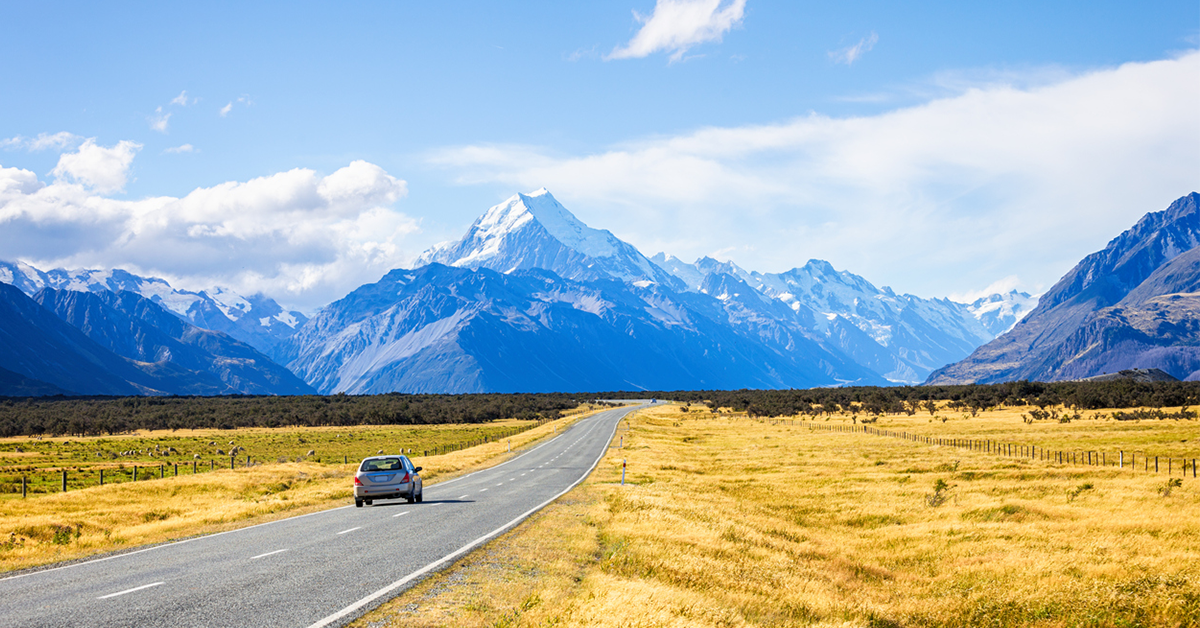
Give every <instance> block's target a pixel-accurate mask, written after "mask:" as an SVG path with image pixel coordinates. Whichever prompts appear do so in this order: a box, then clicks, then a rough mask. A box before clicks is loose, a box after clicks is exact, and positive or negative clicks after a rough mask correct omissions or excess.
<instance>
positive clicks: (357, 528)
mask: <svg viewBox="0 0 1200 628" xmlns="http://www.w3.org/2000/svg"><path fill="white" fill-rule="evenodd" d="M361 529H362V526H358V527H356V528H350V529H349V530H342V531H341V532H338V533H337V534H335V535H334V536H337V535H338V534H345V533H347V532H353V531H355V530H361Z"/></svg>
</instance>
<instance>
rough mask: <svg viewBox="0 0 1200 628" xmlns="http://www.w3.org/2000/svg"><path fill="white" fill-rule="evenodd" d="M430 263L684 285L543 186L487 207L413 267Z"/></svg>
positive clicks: (571, 277) (676, 285) (419, 259)
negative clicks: (593, 225) (460, 232)
mask: <svg viewBox="0 0 1200 628" xmlns="http://www.w3.org/2000/svg"><path fill="white" fill-rule="evenodd" d="M433 262H437V263H439V264H445V265H447V266H457V267H459V268H472V269H479V268H487V269H490V270H494V271H496V272H499V273H511V272H513V271H516V270H520V269H526V268H542V269H545V270H549V271H551V272H553V273H555V274H557V275H559V276H560V277H563V278H564V279H574V280H584V281H591V280H596V279H617V280H619V281H623V282H625V283H634V282H639V281H642V282H651V283H663V284H665V285H668V286H672V287H682V285H681V284H680V283H679V281H678V280H677V279H675V277H674V276H672V275H671V274H670V273H668V272H666V271H664V270H663V269H661V268H659V267H658V266H657V265H655V264H653V263H652V262H651V261H650V260H649V259H647V258H646V256H644V255H642V254H641V252H640V251H638V250H637V249H636V248H634V247H633V246H632V245H630V244H627V243H626V242H623V241H622V240H620V239H618V238H617V237H616V236H614V235H613V234H612V233H611V232H609V231H606V230H601V229H593V228H591V227H589V226H587V225H585V224H584V223H583V222H581V221H580V220H579V219H578V218H576V217H575V216H574V215H573V214H572V213H571V212H570V211H568V210H567V208H565V207H563V206H562V204H561V203H559V202H558V201H557V200H556V199H555V198H554V196H552V195H551V194H550V192H549V191H547V190H546V188H542V189H540V190H537V191H536V192H532V193H530V194H515V195H513V196H512V197H511V198H509V199H508V200H506V201H504V202H503V203H500V204H499V205H496V206H494V207H492V208H490V209H488V210H487V212H485V213H484V214H483V215H482V216H480V217H479V219H477V220H476V221H475V222H474V223H473V224H472V225H471V227H470V228H469V229H468V230H467V233H466V235H464V236H463V238H462V239H461V240H459V241H458V242H445V243H442V244H439V245H437V246H435V247H433V248H431V249H429V250H428V251H426V252H425V253H423V254H422V255H421V256H420V257H418V258H417V261H416V264H415V266H416V267H421V266H424V265H426V264H430V263H433Z"/></svg>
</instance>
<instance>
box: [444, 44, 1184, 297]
mask: <svg viewBox="0 0 1200 628" xmlns="http://www.w3.org/2000/svg"><path fill="white" fill-rule="evenodd" d="M1196 76H1200V52H1195V51H1193V52H1189V53H1187V54H1185V55H1182V56H1179V57H1177V58H1172V59H1166V60H1160V61H1154V62H1148V63H1129V64H1125V65H1122V66H1120V67H1115V68H1108V69H1103V70H1099V71H1093V72H1088V73H1085V74H1079V75H1074V76H1069V77H1066V78H1064V79H1062V80H1059V81H1057V82H1052V83H1049V84H1038V85H1035V86H1031V87H1013V86H1012V85H1010V84H1007V83H1000V84H985V85H976V86H972V87H969V88H966V89H964V90H963V91H961V92H960V93H958V94H957V95H954V96H951V97H945V98H940V99H936V100H932V101H929V102H927V103H925V104H923V105H920V106H915V107H908V108H903V109H898V110H895V111H891V112H888V113H883V114H880V115H875V116H868V117H854V118H831V117H827V116H822V115H818V114H810V115H807V116H802V117H799V118H795V119H792V120H787V121H783V122H780V123H776V124H765V125H757V126H742V127H731V128H704V129H699V130H696V131H694V132H691V133H687V134H683V135H679V136H675V137H665V138H658V137H656V138H653V139H647V140H644V141H634V142H630V143H628V144H624V145H619V146H615V147H612V148H611V149H608V150H604V151H600V152H595V153H591V154H582V155H567V156H562V155H560V154H557V153H554V152H552V151H550V150H548V149H544V148H541V147H536V146H511V145H501V146H497V145H473V146H460V147H453V148H447V149H444V150H441V151H438V152H436V153H435V154H433V155H432V156H431V159H432V161H433V162H434V163H436V164H440V165H441V166H442V167H444V168H446V169H448V170H449V171H450V172H451V173H452V174H453V176H455V177H456V180H457V181H458V182H459V183H461V184H499V185H500V186H503V187H504V188H506V189H518V190H532V189H536V188H538V187H541V186H543V185H544V186H547V187H549V188H550V189H551V190H552V191H553V192H554V193H555V195H556V196H558V197H559V198H560V199H561V200H563V202H564V203H565V204H567V206H568V207H570V208H572V209H573V210H575V211H577V212H578V213H579V214H580V215H581V217H582V218H584V220H586V221H589V222H591V223H592V224H594V225H596V226H600V227H604V228H608V229H611V230H613V231H614V232H616V233H617V234H618V235H619V236H622V237H624V238H626V239H629V240H630V241H632V242H633V243H634V244H636V245H638V246H639V247H640V248H642V249H643V250H644V251H646V252H647V253H648V254H649V253H653V252H655V251H658V250H665V251H667V252H669V253H674V254H676V255H679V256H681V257H685V258H687V257H696V256H699V255H703V254H709V253H712V252H715V251H720V250H726V249H728V247H730V246H733V247H753V250H747V249H746V248H741V249H739V250H740V251H741V252H739V253H738V255H737V256H736V257H737V259H736V260H735V261H737V262H738V263H739V264H742V265H743V266H747V267H750V268H754V269H758V270H763V271H782V270H786V269H788V268H791V267H793V266H797V265H800V264H803V263H804V262H805V261H806V260H807V259H809V258H822V259H827V260H830V261H831V262H833V263H834V264H835V265H836V266H838V267H839V268H848V269H850V270H852V271H853V272H855V273H859V274H862V275H864V276H866V277H868V278H869V279H871V281H873V282H876V283H882V284H888V285H892V286H893V287H895V288H897V289H901V290H906V291H910V292H914V293H918V294H921V295H923V296H933V295H945V294H949V293H960V294H961V293H966V292H969V291H973V290H978V289H979V288H980V287H982V286H986V285H988V284H991V283H993V282H995V281H997V280H999V279H1001V278H1007V277H1009V276H1010V275H1014V274H1015V275H1017V276H1018V277H1020V278H1021V281H1020V282H1013V281H1008V282H1007V283H1008V285H1012V284H1014V283H1019V284H1020V287H1022V288H1024V289H1027V290H1035V291H1036V290H1040V289H1044V288H1046V287H1049V284H1051V283H1053V282H1054V281H1055V280H1057V278H1058V277H1059V276H1060V275H1061V274H1062V273H1063V272H1065V271H1066V270H1067V269H1069V268H1070V267H1071V265H1073V264H1074V263H1075V262H1076V261H1078V260H1079V259H1080V258H1081V257H1082V256H1083V255H1085V254H1087V253H1090V252H1092V251H1094V250H1097V249H1099V248H1102V247H1103V245H1104V243H1105V242H1107V240H1108V239H1110V238H1112V237H1114V236H1115V235H1116V234H1118V233H1120V232H1121V231H1123V230H1124V229H1127V228H1128V227H1129V226H1131V225H1132V224H1133V222H1134V221H1135V220H1136V219H1137V218H1138V217H1140V216H1141V214H1143V213H1145V212H1147V211H1155V210H1160V209H1163V208H1165V207H1166V205H1167V204H1168V203H1170V201H1172V200H1174V199H1175V198H1177V197H1179V196H1182V195H1184V194H1186V193H1188V192H1191V191H1193V190H1196V189H1198V188H1200V116H1197V115H1196V110H1195V107H1196V103H1198V102H1200V82H1197V81H1196V80H1195V77H1196ZM947 267H952V268H955V269H956V270H955V272H952V273H947V272H946V270H945V269H946V268H947ZM947 276H949V277H951V279H949V280H947V279H946V278H947ZM947 282H948V283H947Z"/></svg>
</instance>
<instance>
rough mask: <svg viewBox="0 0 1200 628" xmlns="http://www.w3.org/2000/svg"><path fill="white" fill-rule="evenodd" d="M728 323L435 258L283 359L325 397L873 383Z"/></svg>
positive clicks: (332, 309)
mask: <svg viewBox="0 0 1200 628" xmlns="http://www.w3.org/2000/svg"><path fill="white" fill-rule="evenodd" d="M783 309H784V310H785V311H787V312H790V310H787V308H783ZM734 318H735V317H734V316H732V315H730V314H729V313H728V312H727V310H726V308H724V307H722V304H721V302H719V301H717V300H716V299H714V298H712V297H708V296H707V295H703V294H696V293H687V292H674V291H671V290H669V289H665V288H663V287H662V286H659V285H656V284H652V285H646V286H638V285H636V284H633V283H623V282H618V281H613V280H609V279H605V280H599V281H592V282H585V281H572V280H568V279H563V278H562V277H560V276H558V275H556V274H554V273H551V272H549V271H546V270H541V269H525V270H516V271H513V272H511V273H508V274H501V273H497V272H494V271H491V270H488V269H486V268H484V269H479V270H472V269H469V268H453V267H448V266H443V265H441V264H437V263H434V264H428V265H425V266H422V267H420V268H417V269H415V270H403V269H400V270H394V271H392V272H390V273H388V274H387V275H386V276H385V277H383V278H382V279H381V280H380V281H379V282H377V283H374V284H368V285H365V286H362V287H361V288H359V289H357V290H355V291H354V292H352V293H350V294H349V295H347V296H346V297H345V298H344V299H341V300H339V301H337V302H335V303H333V304H331V305H330V306H328V307H326V308H325V309H324V310H322V311H321V312H319V313H318V314H317V315H316V316H314V317H313V318H312V320H310V321H309V322H308V323H307V324H306V325H305V326H304V327H302V328H301V329H300V331H298V332H297V333H296V334H295V335H294V336H293V337H292V338H290V339H289V340H288V341H286V343H285V345H284V347H283V348H282V351H281V353H282V354H283V356H284V359H286V360H287V366H288V367H289V368H291V369H292V370H293V372H295V373H297V374H298V375H300V376H301V377H302V378H304V380H305V381H307V382H308V383H309V384H310V385H312V386H314V387H315V388H317V389H318V390H319V391H320V392H322V393H327V394H328V393H334V392H347V393H352V394H363V393H381V392H390V391H404V392H441V393H465V392H483V391H489V392H518V391H581V390H592V391H595V390H630V389H657V390H664V389H665V390H672V389H683V388H743V387H748V388H783V387H805V388H807V387H813V386H831V385H838V384H843V383H848V382H857V383H864V384H878V383H883V380H882V379H880V378H878V377H877V376H875V375H874V374H873V373H871V372H870V371H869V370H868V369H865V368H863V367H861V366H859V365H858V364H856V363H854V362H853V361H852V360H849V359H848V358H846V357H845V356H843V355H841V354H839V353H838V352H837V351H831V350H828V349H827V348H825V347H823V346H822V345H821V344H820V343H818V342H815V341H813V340H811V339H808V338H806V337H805V336H803V335H801V334H796V335H794V336H792V337H790V338H787V339H786V343H787V345H788V346H789V349H790V350H788V351H782V350H780V349H779V348H778V346H779V343H778V342H775V341H771V342H767V341H764V339H763V338H760V337H759V336H756V335H751V334H747V333H744V331H743V330H744V328H745V325H744V324H743V323H742V322H739V321H736V320H733V319H734ZM766 322H767V323H768V326H770V325H772V324H774V323H773V322H771V321H766ZM775 328H776V329H778V328H780V326H779V325H777V324H775ZM785 335H786V334H785Z"/></svg>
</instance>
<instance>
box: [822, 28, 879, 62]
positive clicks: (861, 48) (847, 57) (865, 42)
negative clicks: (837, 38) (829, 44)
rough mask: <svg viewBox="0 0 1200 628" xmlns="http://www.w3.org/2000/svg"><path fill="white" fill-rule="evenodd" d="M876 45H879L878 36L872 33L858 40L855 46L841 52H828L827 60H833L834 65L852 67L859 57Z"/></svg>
mask: <svg viewBox="0 0 1200 628" xmlns="http://www.w3.org/2000/svg"><path fill="white" fill-rule="evenodd" d="M877 43H879V35H877V34H875V32H874V31H872V32H871V34H870V35H868V36H867V37H863V38H862V39H860V40H859V41H858V43H857V44H854V45H853V46H850V47H849V48H842V49H841V50H834V51H832V52H830V53H829V58H830V59H833V60H834V62H835V63H845V64H846V65H852V64H853V63H854V62H855V61H857V60H858V58H859V57H861V56H863V55H865V54H867V53H868V52H871V49H872V48H874V47H875V44H877Z"/></svg>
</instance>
